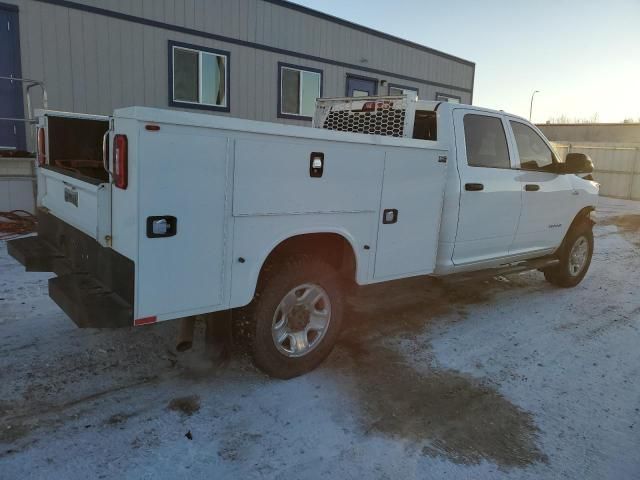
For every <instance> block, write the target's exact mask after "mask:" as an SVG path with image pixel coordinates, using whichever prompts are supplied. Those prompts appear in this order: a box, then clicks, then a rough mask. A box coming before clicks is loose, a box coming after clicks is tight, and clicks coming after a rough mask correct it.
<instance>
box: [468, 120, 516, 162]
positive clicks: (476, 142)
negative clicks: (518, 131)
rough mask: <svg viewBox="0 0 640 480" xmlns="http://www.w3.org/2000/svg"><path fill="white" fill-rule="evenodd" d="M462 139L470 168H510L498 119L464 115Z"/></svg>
mask: <svg viewBox="0 0 640 480" xmlns="http://www.w3.org/2000/svg"><path fill="white" fill-rule="evenodd" d="M464 139H465V145H466V148H467V163H468V165H469V166H470V167H485V168H511V161H510V159H509V148H508V147H507V136H506V134H505V132H504V127H503V125H502V120H501V119H500V118H498V117H490V116H487V115H476V114H467V115H465V116H464Z"/></svg>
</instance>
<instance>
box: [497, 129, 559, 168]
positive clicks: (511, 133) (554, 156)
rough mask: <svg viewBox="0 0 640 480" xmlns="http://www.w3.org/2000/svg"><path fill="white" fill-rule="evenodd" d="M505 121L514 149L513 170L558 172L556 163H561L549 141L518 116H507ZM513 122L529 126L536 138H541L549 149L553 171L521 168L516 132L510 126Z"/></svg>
mask: <svg viewBox="0 0 640 480" xmlns="http://www.w3.org/2000/svg"><path fill="white" fill-rule="evenodd" d="M505 120H506V123H507V125H508V126H509V135H510V136H511V139H512V142H513V149H514V154H515V156H514V158H515V163H516V166H515V167H513V168H514V170H521V171H523V172H543V173H555V174H558V173H559V172H558V171H556V170H557V168H558V164H560V163H562V162H560V160H559V159H558V156H557V154H556V151H555V150H554V149H553V148H552V147H551V145H550V144H549V142H547V141H546V139H545V138H544V136H543V135H541V134H540V132H538V131H537V130H536V129H535V128H534V126H533V125H531V124H529V123H527V122H525V121H522V120H521V119H519V118H513V117H507V118H506V119H505ZM512 122H515V123H520V124H522V125H524V126H526V127H529V128H530V129H531V130H532V131H533V132H534V133H535V134H536V135H537V136H538V138H540V140H542V143H544V144H545V145H546V147H547V148H548V149H549V151H550V152H551V158H552V160H553V162H552V163H551V165H552V166H553V171H551V170H544V169H541V168H536V169H532V168H522V164H521V163H520V149H519V148H518V142H517V140H516V134H515V132H514V131H513V127H512V126H511V123H512Z"/></svg>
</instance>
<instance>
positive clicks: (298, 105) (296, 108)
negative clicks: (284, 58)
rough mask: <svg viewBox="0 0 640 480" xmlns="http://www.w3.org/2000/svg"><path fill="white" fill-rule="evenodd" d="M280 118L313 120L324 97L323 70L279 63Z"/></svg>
mask: <svg viewBox="0 0 640 480" xmlns="http://www.w3.org/2000/svg"><path fill="white" fill-rule="evenodd" d="M278 72H279V82H278V84H279V88H280V90H279V95H278V116H279V117H283V118H288V117H289V118H304V119H311V118H312V117H313V114H314V112H315V110H316V98H318V97H321V96H322V70H316V69H313V68H309V67H297V66H295V65H288V64H284V63H278Z"/></svg>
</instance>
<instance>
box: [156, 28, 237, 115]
mask: <svg viewBox="0 0 640 480" xmlns="http://www.w3.org/2000/svg"><path fill="white" fill-rule="evenodd" d="M176 48H177V49H181V50H190V51H192V52H197V53H198V76H199V77H198V98H200V97H201V95H202V78H201V77H200V75H201V74H202V55H200V54H201V53H209V54H212V55H216V56H219V57H224V58H225V72H224V77H225V100H226V101H225V105H212V104H209V103H200V102H190V101H188V100H176V99H175V92H174V56H173V52H174V50H175V49H176ZM168 57H169V58H168V66H169V106H171V107H180V108H189V109H196V110H213V111H217V112H230V111H231V53H230V52H228V51H226V50H218V49H216V48H209V47H202V46H200V45H193V44H190V43H183V42H176V41H174V40H169V42H168Z"/></svg>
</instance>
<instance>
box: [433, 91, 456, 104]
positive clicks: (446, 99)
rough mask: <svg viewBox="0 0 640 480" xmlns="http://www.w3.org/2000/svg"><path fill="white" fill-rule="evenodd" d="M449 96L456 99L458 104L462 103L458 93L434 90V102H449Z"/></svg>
mask: <svg viewBox="0 0 640 480" xmlns="http://www.w3.org/2000/svg"><path fill="white" fill-rule="evenodd" d="M439 97H444V98H439ZM450 98H455V99H456V100H458V103H459V104H461V103H462V97H461V96H460V95H454V94H453V93H442V92H436V102H449V99H450Z"/></svg>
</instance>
